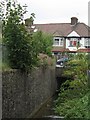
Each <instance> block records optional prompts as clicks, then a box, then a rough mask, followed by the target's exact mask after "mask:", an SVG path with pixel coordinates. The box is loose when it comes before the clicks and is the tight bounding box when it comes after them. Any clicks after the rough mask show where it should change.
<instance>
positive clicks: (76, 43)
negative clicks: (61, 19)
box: [32, 17, 90, 55]
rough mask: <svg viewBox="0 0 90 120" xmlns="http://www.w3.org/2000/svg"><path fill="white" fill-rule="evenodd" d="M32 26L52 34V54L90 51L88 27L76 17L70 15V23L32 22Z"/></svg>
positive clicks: (89, 30)
mask: <svg viewBox="0 0 90 120" xmlns="http://www.w3.org/2000/svg"><path fill="white" fill-rule="evenodd" d="M32 28H34V31H37V30H38V31H42V32H45V33H49V34H52V35H53V49H52V52H53V53H54V54H57V55H59V54H61V53H63V52H70V53H71V52H74V53H76V52H90V27H89V26H87V25H86V24H85V23H80V22H78V18H77V17H72V18H71V23H50V24H33V26H32Z"/></svg>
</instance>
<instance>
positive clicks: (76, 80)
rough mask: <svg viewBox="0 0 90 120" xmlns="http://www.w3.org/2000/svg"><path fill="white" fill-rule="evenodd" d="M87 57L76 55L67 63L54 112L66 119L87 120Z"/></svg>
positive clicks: (89, 105)
mask: <svg viewBox="0 0 90 120" xmlns="http://www.w3.org/2000/svg"><path fill="white" fill-rule="evenodd" d="M88 69H90V68H88V55H85V54H78V55H76V56H75V57H74V58H73V59H71V60H70V61H69V62H68V63H67V68H66V70H65V72H64V74H63V75H64V76H68V78H70V79H68V80H67V81H66V82H65V83H63V84H62V86H61V88H60V93H59V96H58V99H57V100H56V107H55V112H56V113H58V114H59V115H60V116H64V117H67V118H89V108H90V104H88V102H89V99H88V98H89V95H90V90H89V88H88V75H87V70H88Z"/></svg>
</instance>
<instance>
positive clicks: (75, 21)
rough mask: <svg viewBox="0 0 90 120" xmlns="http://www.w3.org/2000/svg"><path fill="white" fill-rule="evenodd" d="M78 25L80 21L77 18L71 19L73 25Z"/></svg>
mask: <svg viewBox="0 0 90 120" xmlns="http://www.w3.org/2000/svg"><path fill="white" fill-rule="evenodd" d="M77 23H78V19H77V18H76V17H72V18H71V25H76V24H77Z"/></svg>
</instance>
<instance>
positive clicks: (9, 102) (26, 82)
mask: <svg viewBox="0 0 90 120" xmlns="http://www.w3.org/2000/svg"><path fill="white" fill-rule="evenodd" d="M2 86H3V87H2V118H27V117H28V116H30V115H32V114H33V113H34V112H35V111H37V110H38V109H39V108H40V106H41V105H42V104H43V103H44V102H45V101H46V100H47V99H48V98H49V97H51V96H52V95H53V94H54V93H55V91H56V86H57V85H56V79H55V68H53V67H47V68H43V67H40V68H37V69H34V70H32V72H31V73H29V74H26V73H21V72H20V71H18V70H11V71H4V72H3V73H2Z"/></svg>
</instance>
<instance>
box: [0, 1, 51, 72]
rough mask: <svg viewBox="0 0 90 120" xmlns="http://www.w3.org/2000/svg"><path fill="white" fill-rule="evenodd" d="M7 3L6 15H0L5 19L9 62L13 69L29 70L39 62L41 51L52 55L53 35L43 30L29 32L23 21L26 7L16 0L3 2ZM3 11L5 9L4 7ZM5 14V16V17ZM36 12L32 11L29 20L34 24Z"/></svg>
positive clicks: (4, 41) (4, 35)
mask: <svg viewBox="0 0 90 120" xmlns="http://www.w3.org/2000/svg"><path fill="white" fill-rule="evenodd" d="M0 5H2V6H3V7H5V5H6V7H5V8H6V10H5V11H6V12H5V15H3V12H2V14H1V15H0V17H1V19H2V21H3V32H2V34H3V45H4V46H5V47H6V49H7V58H6V59H7V61H8V62H7V63H8V64H9V66H10V67H11V68H13V69H20V70H23V71H24V70H29V69H31V68H32V66H35V65H37V64H38V60H39V59H38V55H39V53H45V54H48V55H51V48H52V37H51V36H50V35H46V34H44V33H42V32H37V33H33V31H32V30H31V28H30V33H28V32H27V30H26V26H25V25H24V23H23V18H24V14H25V13H26V7H25V6H23V7H22V6H21V5H20V4H17V3H16V2H15V1H14V0H13V1H12V0H9V1H6V2H5V3H4V2H3V3H2V4H0ZM2 11H3V9H2ZM3 16H4V17H3ZM34 18H35V14H34V13H32V14H31V16H30V18H29V22H30V27H31V26H32V24H33V21H34Z"/></svg>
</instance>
